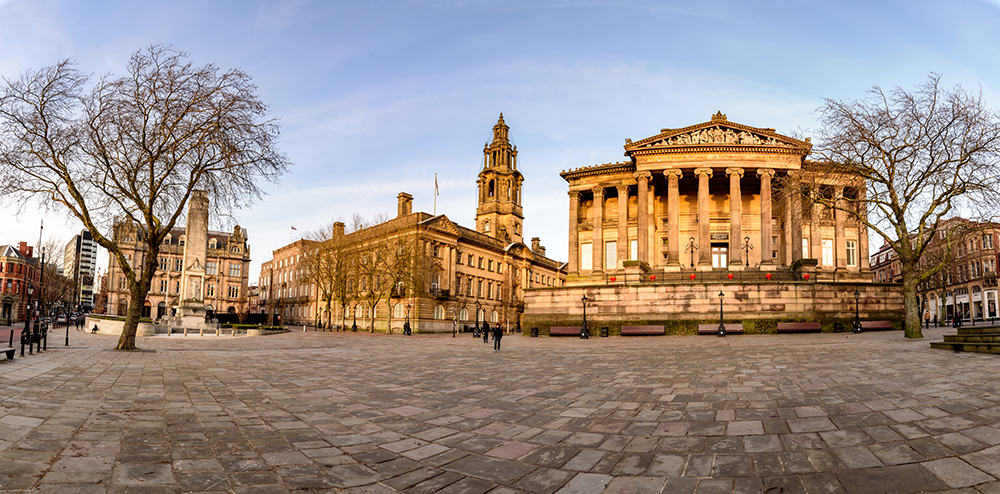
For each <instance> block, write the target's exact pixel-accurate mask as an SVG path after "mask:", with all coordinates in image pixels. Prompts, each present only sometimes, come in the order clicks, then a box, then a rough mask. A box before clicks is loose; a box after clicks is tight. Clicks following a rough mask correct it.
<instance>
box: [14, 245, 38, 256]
mask: <svg viewBox="0 0 1000 494" xmlns="http://www.w3.org/2000/svg"><path fill="white" fill-rule="evenodd" d="M17 250H18V251H19V252H20V253H21V255H22V256H24V257H28V258H30V257H31V254H32V251H33V250H35V249H34V247H29V246H28V242H21V243H20V244H18V246H17Z"/></svg>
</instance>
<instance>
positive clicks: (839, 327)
mask: <svg viewBox="0 0 1000 494" xmlns="http://www.w3.org/2000/svg"><path fill="white" fill-rule="evenodd" d="M833 332H834V333H843V332H844V323H842V322H836V323H833Z"/></svg>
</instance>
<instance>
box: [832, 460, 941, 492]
mask: <svg viewBox="0 0 1000 494" xmlns="http://www.w3.org/2000/svg"><path fill="white" fill-rule="evenodd" d="M837 478H838V479H840V483H841V485H843V486H844V489H845V490H847V492H848V493H849V494H883V493H885V492H886V486H892V492H893V493H898V494H908V493H915V492H933V491H940V490H945V489H947V488H948V484H946V483H944V482H943V481H941V480H940V479H938V478H937V477H936V476H934V474H932V473H931V472H930V471H929V470H927V469H926V468H924V467H922V466H920V465H917V464H913V465H899V466H890V467H885V468H866V469H855V470H844V471H842V472H838V473H837Z"/></svg>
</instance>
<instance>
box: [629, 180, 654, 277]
mask: <svg viewBox="0 0 1000 494" xmlns="http://www.w3.org/2000/svg"><path fill="white" fill-rule="evenodd" d="M632 176H634V177H635V178H636V180H638V182H639V184H638V186H637V187H636V198H637V199H638V203H639V204H638V205H637V208H636V209H637V211H636V212H635V218H636V229H635V231H636V243H637V244H638V245H639V248H638V251H639V252H638V254H639V260H640V261H642V262H645V263H649V179H650V178H652V176H653V175H652V174H651V173H649V172H636V173H635V174H633V175H632Z"/></svg>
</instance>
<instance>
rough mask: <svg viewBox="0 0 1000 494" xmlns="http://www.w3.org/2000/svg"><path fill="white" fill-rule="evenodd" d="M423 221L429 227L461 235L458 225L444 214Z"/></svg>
mask: <svg viewBox="0 0 1000 494" xmlns="http://www.w3.org/2000/svg"><path fill="white" fill-rule="evenodd" d="M421 223H422V224H423V225H424V226H426V227H428V228H434V229H436V230H440V231H443V232H446V233H450V234H452V235H455V236H460V235H461V230H459V229H458V226H457V225H455V223H454V222H452V221H451V220H449V219H448V217H447V216H445V215H443V214H441V215H438V216H434V217H433V218H429V219H426V220H424V221H422V222H421Z"/></svg>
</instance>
